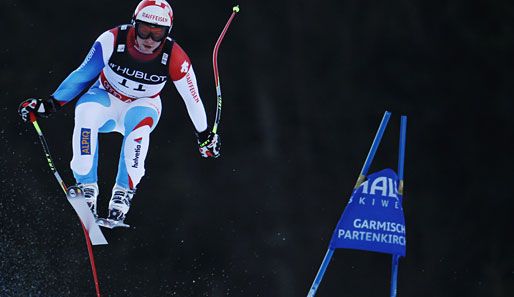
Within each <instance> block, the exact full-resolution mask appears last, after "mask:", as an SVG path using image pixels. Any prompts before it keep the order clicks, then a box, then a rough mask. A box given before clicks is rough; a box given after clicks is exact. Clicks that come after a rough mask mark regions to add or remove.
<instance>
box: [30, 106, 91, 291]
mask: <svg viewBox="0 0 514 297" xmlns="http://www.w3.org/2000/svg"><path fill="white" fill-rule="evenodd" d="M30 122H32V125H34V128H35V129H36V132H37V134H38V136H39V141H40V142H41V145H42V146H43V151H44V152H45V156H46V160H47V161H48V166H50V170H51V171H52V173H53V174H54V176H55V178H56V179H57V182H58V183H59V185H60V186H61V188H62V190H63V191H64V194H65V195H67V194H68V188H67V187H66V185H65V184H64V181H63V180H62V178H61V176H60V175H59V172H57V169H56V168H55V165H54V161H53V159H52V156H51V155H50V149H49V148H48V145H47V143H46V139H45V136H44V135H43V132H42V131H41V128H40V127H39V124H38V123H37V121H36V115H35V114H34V113H32V112H31V113H30ZM79 219H80V218H79ZM80 224H81V225H82V229H83V230H84V235H85V236H86V243H87V251H88V253H89V260H90V262H91V269H92V270H93V278H94V280H95V287H96V295H97V297H100V288H99V286H98V277H97V275H96V267H95V259H94V257H93V248H92V247H91V240H90V239H89V234H88V232H87V229H86V227H85V226H84V224H83V223H82V221H80Z"/></svg>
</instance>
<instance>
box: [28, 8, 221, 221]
mask: <svg viewBox="0 0 514 297" xmlns="http://www.w3.org/2000/svg"><path fill="white" fill-rule="evenodd" d="M172 25H173V11H172V9H171V7H170V5H169V4H168V3H167V2H166V1H164V0H143V1H141V2H140V3H139V5H138V6H137V8H136V9H135V12H134V14H133V17H132V24H127V25H121V26H119V27H116V28H114V29H111V30H108V31H106V32H104V33H103V34H101V35H100V36H99V37H98V38H97V39H96V41H95V43H94V44H93V46H92V48H91V50H90V51H89V53H88V55H87V56H86V58H85V60H84V61H83V62H82V64H81V65H80V66H79V67H78V68H77V69H76V70H75V71H73V72H72V73H71V74H70V75H69V76H68V77H67V78H66V79H65V80H64V81H63V82H62V83H61V84H60V86H59V87H58V88H57V90H56V91H55V92H54V93H53V94H52V95H51V96H49V97H48V98H45V99H34V98H30V99H27V100H24V101H23V102H22V103H21V104H20V107H19V113H20V115H21V117H22V118H23V120H24V121H27V120H28V119H29V114H30V113H34V114H36V115H37V116H39V117H42V118H47V117H48V115H49V114H51V113H54V112H56V111H58V110H59V109H61V107H62V106H63V105H65V104H66V103H68V102H70V101H71V100H73V99H74V98H75V97H76V96H78V95H79V94H80V93H81V92H82V91H84V90H85V88H87V87H88V86H89V85H90V84H91V83H92V82H93V81H94V80H96V82H94V84H93V85H92V86H91V87H90V88H89V90H88V91H87V92H86V93H84V94H83V95H82V96H81V97H80V98H79V99H78V101H77V103H76V106H75V127H74V130H73V139H72V143H73V158H72V160H71V162H70V166H71V169H72V171H73V175H74V177H75V180H76V182H77V185H78V186H79V187H81V188H82V189H83V192H84V196H85V198H86V202H87V203H88V205H89V207H90V209H91V211H92V212H93V215H94V216H95V217H98V215H97V197H98V194H99V188H98V183H97V182H98V178H97V165H98V147H99V146H98V133H109V132H118V133H121V134H122V135H123V136H124V137H123V142H122V146H121V152H120V157H119V165H118V174H117V177H116V184H115V185H114V188H113V189H112V196H111V200H110V203H109V209H108V217H107V219H109V220H111V221H113V222H114V223H121V224H123V221H124V220H125V218H126V215H127V212H128V211H129V208H130V203H131V200H132V198H133V196H134V194H135V192H136V187H137V185H138V184H139V182H140V180H141V178H142V177H143V175H144V173H145V158H146V155H147V152H148V147H149V144H150V133H151V132H152V131H153V130H154V129H155V127H156V126H157V123H158V122H159V118H160V116H161V109H162V106H161V98H160V92H161V90H162V89H163V87H164V85H165V84H166V82H167V81H168V79H171V80H172V81H173V83H174V84H175V87H176V89H177V90H178V92H179V94H180V95H181V97H182V99H183V101H184V103H185V105H186V108H187V112H188V114H189V117H190V118H191V121H192V122H193V125H194V128H195V130H196V131H195V132H196V133H195V134H196V137H197V141H198V145H199V150H200V153H201V155H202V156H203V157H205V158H207V157H213V158H217V157H218V156H219V150H220V138H219V136H218V134H215V133H212V132H211V130H210V129H209V127H208V125H207V116H206V112H205V108H204V105H203V103H202V100H201V98H200V94H199V92H198V86H197V82H196V76H195V73H194V71H193V67H192V65H191V61H190V60H189V57H188V56H187V55H186V53H185V52H184V50H182V48H181V47H180V46H179V45H178V44H177V43H176V42H175V41H174V40H173V39H172V38H170V37H169V33H170V31H171V27H172Z"/></svg>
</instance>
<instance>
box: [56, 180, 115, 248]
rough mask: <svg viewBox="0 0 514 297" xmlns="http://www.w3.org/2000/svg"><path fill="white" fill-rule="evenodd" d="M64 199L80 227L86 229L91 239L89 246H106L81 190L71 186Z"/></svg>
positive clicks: (105, 241)
mask: <svg viewBox="0 0 514 297" xmlns="http://www.w3.org/2000/svg"><path fill="white" fill-rule="evenodd" d="M66 197H67V198H68V202H69V203H70V204H71V206H73V209H74V210H75V212H76V213H77V215H78V216H79V218H80V221H81V222H82V225H83V226H84V227H85V228H86V230H87V233H88V235H89V238H90V239H91V244H93V245H100V244H107V240H106V239H105V237H104V235H103V233H102V231H101V230H100V227H98V225H97V223H96V220H95V216H94V215H93V213H92V212H91V210H90V209H89V206H88V205H87V203H86V200H85V198H84V192H83V191H82V189H81V188H80V187H77V186H71V187H69V188H68V192H67V195H66Z"/></svg>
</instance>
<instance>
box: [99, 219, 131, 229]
mask: <svg viewBox="0 0 514 297" xmlns="http://www.w3.org/2000/svg"><path fill="white" fill-rule="evenodd" d="M96 223H97V224H98V226H101V227H104V228H109V229H114V228H120V227H123V228H130V225H127V224H125V223H124V222H123V221H117V220H112V219H103V218H98V219H96Z"/></svg>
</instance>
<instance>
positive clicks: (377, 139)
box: [307, 111, 391, 297]
mask: <svg viewBox="0 0 514 297" xmlns="http://www.w3.org/2000/svg"><path fill="white" fill-rule="evenodd" d="M390 117H391V113H390V112H389V111H386V112H385V113H384V116H383V117H382V121H381V122H380V126H379V127H378V131H377V134H376V135H375V139H374V140H373V144H372V145H371V149H370V150H369V153H368V156H367V157H366V162H364V166H363V167H362V170H361V173H360V175H359V178H358V179H357V183H356V185H355V189H357V188H358V187H359V186H360V184H361V183H362V182H363V181H364V179H365V178H366V174H367V173H368V169H369V167H370V165H371V162H372V161H373V158H374V157H375V153H376V152H377V149H378V146H379V144H380V141H381V140H382V136H383V135H384V131H385V129H386V127H387V122H388V121H389V118H390ZM333 254H334V249H331V248H328V250H327V252H326V254H325V258H324V259H323V262H322V263H321V266H320V268H319V270H318V273H317V274H316V278H315V279H314V282H313V283H312V285H311V289H310V290H309V293H308V294H307V297H314V295H315V294H316V291H317V290H318V287H319V284H320V283H321V280H322V279H323V275H324V274H325V271H326V270H327V266H328V263H330V260H331V259H332V255H333Z"/></svg>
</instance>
